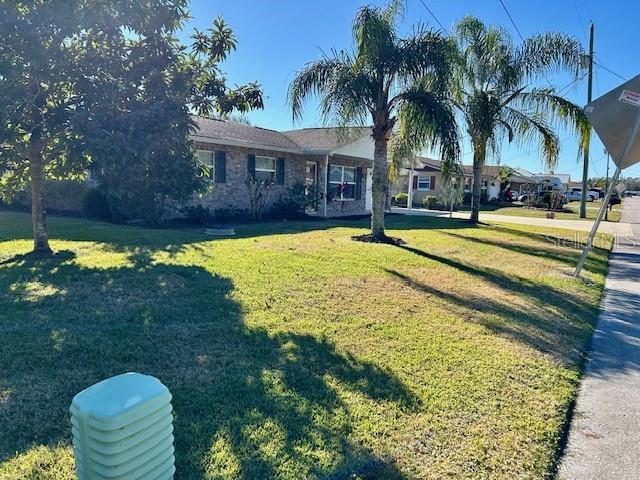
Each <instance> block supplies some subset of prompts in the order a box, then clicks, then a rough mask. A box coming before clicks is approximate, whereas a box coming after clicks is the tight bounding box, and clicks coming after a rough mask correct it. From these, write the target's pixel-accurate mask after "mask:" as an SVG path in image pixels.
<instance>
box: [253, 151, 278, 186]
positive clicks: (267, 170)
mask: <svg viewBox="0 0 640 480" xmlns="http://www.w3.org/2000/svg"><path fill="white" fill-rule="evenodd" d="M275 176H276V159H275V158H273V157H260V156H257V155H256V180H262V181H263V182H264V181H265V180H273V179H274V178H275Z"/></svg>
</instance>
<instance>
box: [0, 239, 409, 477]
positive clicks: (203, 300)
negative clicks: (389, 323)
mask: <svg viewBox="0 0 640 480" xmlns="http://www.w3.org/2000/svg"><path fill="white" fill-rule="evenodd" d="M76 260H77V259H76V258H75V256H74V254H73V253H71V252H65V253H63V254H58V255H55V256H53V257H49V258H45V259H42V258H31V257H28V256H26V257H14V258H13V259H9V260H6V261H5V262H4V263H3V265H1V266H0V291H3V292H10V293H9V294H8V295H6V296H4V297H2V296H0V319H4V320H0V329H1V331H2V337H3V346H2V348H0V365H2V368H1V369H0V392H7V393H6V399H3V401H2V402H1V403H0V430H1V431H2V432H3V435H2V436H0V460H2V459H7V458H10V457H12V456H14V455H15V453H16V452H25V451H28V450H29V449H30V448H33V447H34V446H36V445H41V444H46V445H55V444H57V443H58V442H60V441H64V442H68V441H69V440H70V428H69V420H68V410H67V409H68V406H69V404H70V401H71V398H72V397H73V395H74V394H75V393H77V392H78V391H80V390H81V389H83V388H85V387H87V386H88V385H91V384H93V383H95V382H97V381H99V380H101V379H103V378H106V377H109V376H112V375H116V374H119V373H122V372H126V371H139V372H143V373H147V374H150V375H154V376H156V377H158V378H159V379H160V380H161V381H162V382H164V383H165V384H166V385H167V386H168V388H169V390H170V391H171V392H172V394H173V406H174V415H175V444H176V465H177V475H176V477H177V478H202V477H216V478H217V477H220V478H223V477H224V475H225V474H228V475H229V476H231V477H233V478H241V479H253V478H278V477H279V476H280V475H282V472H283V471H285V470H286V469H289V470H288V471H294V472H297V473H300V474H301V475H302V474H304V475H303V476H309V475H312V476H315V478H327V479H329V478H331V479H334V478H335V479H342V478H344V479H347V478H363V479H364V478H397V479H400V478H404V476H403V474H402V473H401V472H400V471H399V470H398V469H397V468H396V467H395V466H394V464H393V461H392V460H390V459H386V458H381V457H380V455H379V454H377V453H375V452H373V451H372V450H371V449H369V448H367V447H366V446H363V445H360V444H359V443H358V442H356V441H354V440H353V438H352V431H353V428H352V423H351V422H352V418H351V414H350V405H349V404H348V403H346V402H345V401H344V395H345V393H348V394H349V396H356V397H358V398H363V399H368V400H367V401H373V402H385V403H392V404H394V405H396V407H397V408H400V409H402V410H412V409H414V408H417V406H418V400H417V399H416V397H415V396H414V395H413V394H412V393H411V392H410V391H409V390H408V389H407V388H406V387H405V386H404V385H403V384H402V382H401V381H400V380H398V379H397V378H396V377H395V376H394V374H393V373H392V372H390V371H387V370H385V369H383V368H381V367H379V366H377V365H375V364H373V363H371V362H366V361H362V360H359V359H357V358H355V357H353V356H351V355H349V354H347V353H344V352H340V351H339V350H338V349H337V348H336V346H335V345H334V344H332V343H331V341H329V340H328V339H326V338H319V337H316V336H313V335H310V334H300V333H293V332H286V331H282V332H277V333H272V332H270V331H269V330H267V329H264V328H259V327H249V326H247V325H246V324H245V321H244V307H243V306H242V305H241V304H240V303H238V301H237V300H236V299H235V298H234V285H233V283H232V281H231V280H230V279H228V278H225V277H221V276H218V275H213V274H211V273H209V272H207V271H206V270H205V269H203V268H201V267H197V266H179V265H164V264H158V263H154V262H153V261H152V252H147V251H145V250H140V251H137V252H135V253H134V254H132V255H131V256H130V264H129V265H127V266H120V267H109V268H87V267H84V266H82V265H80V264H79V263H78V262H77V261H76ZM34 284H37V285H38V290H37V291H34V290H33V288H32V286H33V285H34ZM42 292H45V293H42ZM318 459H322V461H319V460H318ZM43 468H44V467H43ZM297 473H296V475H297ZM358 475H359V476H358ZM285 476H286V475H285ZM309 478H313V477H309Z"/></svg>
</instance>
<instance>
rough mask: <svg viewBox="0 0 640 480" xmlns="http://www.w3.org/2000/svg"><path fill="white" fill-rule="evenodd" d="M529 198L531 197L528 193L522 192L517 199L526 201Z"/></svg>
mask: <svg viewBox="0 0 640 480" xmlns="http://www.w3.org/2000/svg"><path fill="white" fill-rule="evenodd" d="M530 198H531V194H530V193H523V194H522V195H520V196H519V197H518V201H519V202H522V203H524V202H528V201H529V199H530Z"/></svg>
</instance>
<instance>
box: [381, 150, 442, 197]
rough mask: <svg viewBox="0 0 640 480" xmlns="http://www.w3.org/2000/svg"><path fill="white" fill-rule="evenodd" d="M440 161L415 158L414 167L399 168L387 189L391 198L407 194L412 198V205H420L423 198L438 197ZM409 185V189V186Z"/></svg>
mask: <svg viewBox="0 0 640 480" xmlns="http://www.w3.org/2000/svg"><path fill="white" fill-rule="evenodd" d="M441 180H442V172H441V162H440V160H435V159H432V158H425V157H417V158H416V166H415V167H414V168H413V169H411V168H401V169H400V170H399V171H398V176H397V178H396V180H395V181H394V182H392V183H391V185H390V187H389V193H390V195H391V196H395V195H397V194H398V193H409V192H411V194H412V196H413V204H417V205H422V201H423V200H424V197H428V196H430V197H439V196H440V190H441V186H442V182H441ZM410 184H411V188H409V185H410Z"/></svg>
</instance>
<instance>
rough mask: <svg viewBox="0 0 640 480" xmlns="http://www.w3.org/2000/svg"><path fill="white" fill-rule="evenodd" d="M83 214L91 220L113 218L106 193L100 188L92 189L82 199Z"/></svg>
mask: <svg viewBox="0 0 640 480" xmlns="http://www.w3.org/2000/svg"><path fill="white" fill-rule="evenodd" d="M82 213H83V215H85V216H86V217H89V218H100V219H107V218H111V209H110V207H109V201H108V200H107V196H106V195H105V193H104V192H103V191H102V190H100V189H98V188H90V189H89V190H87V191H86V192H85V194H84V196H83V197H82Z"/></svg>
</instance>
